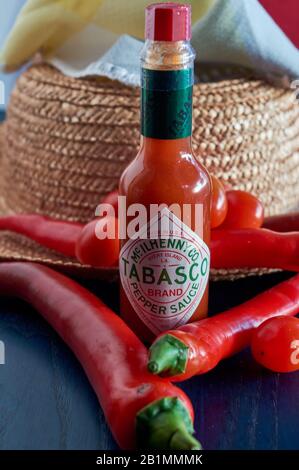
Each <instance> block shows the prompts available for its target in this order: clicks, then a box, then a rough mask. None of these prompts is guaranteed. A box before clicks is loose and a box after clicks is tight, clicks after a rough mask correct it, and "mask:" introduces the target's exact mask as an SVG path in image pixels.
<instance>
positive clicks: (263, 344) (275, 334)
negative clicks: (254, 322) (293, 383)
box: [251, 316, 299, 372]
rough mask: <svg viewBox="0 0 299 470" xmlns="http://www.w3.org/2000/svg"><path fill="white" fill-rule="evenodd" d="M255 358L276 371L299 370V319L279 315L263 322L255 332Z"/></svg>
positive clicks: (253, 343) (252, 343)
mask: <svg viewBox="0 0 299 470" xmlns="http://www.w3.org/2000/svg"><path fill="white" fill-rule="evenodd" d="M251 351H252V354H253V357H254V358H255V360H256V361H257V362H258V363H259V364H261V365H263V366H264V367H266V368H267V369H270V370H273V371H274V372H293V371H295V370H299V319H298V318H294V317H285V316H279V317H274V318H270V319H269V320H267V321H265V322H264V323H262V324H261V325H260V326H259V327H258V328H257V329H256V330H255V332H254V333H253V337H252V342H251Z"/></svg>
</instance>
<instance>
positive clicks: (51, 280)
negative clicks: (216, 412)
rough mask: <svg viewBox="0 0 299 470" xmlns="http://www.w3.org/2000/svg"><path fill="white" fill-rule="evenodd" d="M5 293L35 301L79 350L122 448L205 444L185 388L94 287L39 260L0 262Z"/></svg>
mask: <svg viewBox="0 0 299 470" xmlns="http://www.w3.org/2000/svg"><path fill="white" fill-rule="evenodd" d="M0 294H2V295H11V296H17V297H19V298H21V299H23V300H25V301H27V302H29V303H30V304H31V305H32V306H33V307H34V308H35V309H36V310H37V311H38V312H39V313H40V314H41V315H42V316H43V317H44V318H45V319H46V320H47V321H48V322H49V323H50V325H51V326H52V327H53V328H54V329H55V330H56V331H57V333H58V334H59V335H60V336H61V337H62V339H63V340H64V341H65V342H66V343H67V344H68V346H69V347H70V348H71V349H72V351H73V352H74V353H75V355H76V356H77V358H78V359H79V361H80V362H81V364H82V366H83V368H84V369H85V372H86V374H87V376H88V378H89V380H90V382H91V384H92V386H93V388H94V390H95V392H96V394H97V396H98V399H99V401H100V403H101V406H102V408H103V411H104V413H105V416H106V419H107V421H108V423H109V425H110V428H111V430H112V433H113V435H114V437H115V439H116V441H117V442H118V444H119V445H120V447H121V448H123V449H132V448H134V447H135V446H136V444H137V446H139V447H141V448H156V449H199V448H200V445H199V443H198V442H197V441H196V440H195V439H194V438H193V437H192V433H193V409H192V405H191V403H190V401H189V399H188V398H187V397H186V395H185V393H184V392H183V391H182V390H180V389H179V388H177V387H175V386H174V385H172V384H171V383H170V382H168V381H165V380H163V379H160V378H158V377H153V376H152V375H151V374H149V373H148V372H147V368H146V362H147V350H146V348H145V346H144V345H143V344H142V343H141V341H140V340H139V339H138V338H137V337H136V336H135V334H134V333H133V332H132V331H131V330H130V329H129V327H128V326H127V325H126V324H125V323H124V322H123V320H122V319H121V318H120V317H119V316H118V315H116V314H114V313H113V312H112V311H111V310H110V309H109V308H108V307H106V306H105V305H104V304H103V303H102V302H101V301H100V300H99V299H97V298H96V297H95V296H94V295H93V294H91V293H90V292H89V291H87V290H86V289H84V288H83V287H81V286H80V285H79V284H77V283H76V282H74V281H72V280H71V279H68V278H67V277H65V276H63V275H62V274H59V273H56V272H55V271H53V270H51V269H49V268H47V267H45V266H40V265H38V264H32V263H3V264H1V265H0Z"/></svg>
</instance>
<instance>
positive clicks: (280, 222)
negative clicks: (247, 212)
mask: <svg viewBox="0 0 299 470" xmlns="http://www.w3.org/2000/svg"><path fill="white" fill-rule="evenodd" d="M263 227H264V228H268V229H269V230H274V231H276V232H298V231H299V212H290V213H289V214H280V215H271V216H269V217H266V218H265V220H264V223H263Z"/></svg>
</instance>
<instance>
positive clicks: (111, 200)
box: [102, 189, 119, 217]
mask: <svg viewBox="0 0 299 470" xmlns="http://www.w3.org/2000/svg"><path fill="white" fill-rule="evenodd" d="M118 196H119V193H118V189H115V190H114V191H111V192H110V193H109V194H107V195H106V196H105V197H104V198H103V200H102V204H111V206H112V207H113V209H114V213H115V216H116V217H118Z"/></svg>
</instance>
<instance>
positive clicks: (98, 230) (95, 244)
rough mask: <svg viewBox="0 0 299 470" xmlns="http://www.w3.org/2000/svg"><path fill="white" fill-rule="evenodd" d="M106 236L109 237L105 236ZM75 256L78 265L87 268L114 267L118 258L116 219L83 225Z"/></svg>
mask: <svg viewBox="0 0 299 470" xmlns="http://www.w3.org/2000/svg"><path fill="white" fill-rule="evenodd" d="M107 234H108V235H109V236H105V235H107ZM99 237H102V238H101V239H100V238H99ZM76 256H77V258H78V260H79V261H80V263H82V264H86V265H89V266H94V267H106V268H107V267H111V266H116V265H117V263H118V256H119V237H118V219H116V218H115V217H103V218H101V219H95V220H93V221H92V222H90V223H89V224H87V225H85V227H84V228H83V230H82V232H81V235H80V237H79V239H78V241H77V244H76Z"/></svg>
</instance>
